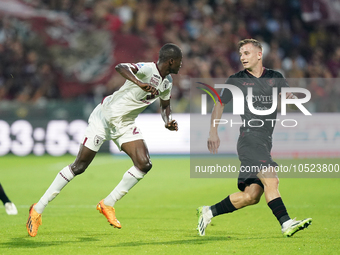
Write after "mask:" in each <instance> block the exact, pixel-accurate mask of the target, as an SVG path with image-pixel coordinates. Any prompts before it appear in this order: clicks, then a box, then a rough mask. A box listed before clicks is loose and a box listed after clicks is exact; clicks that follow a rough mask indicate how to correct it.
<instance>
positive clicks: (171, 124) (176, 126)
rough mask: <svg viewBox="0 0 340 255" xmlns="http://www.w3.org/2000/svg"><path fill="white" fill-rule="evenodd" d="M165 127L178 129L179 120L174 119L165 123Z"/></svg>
mask: <svg viewBox="0 0 340 255" xmlns="http://www.w3.org/2000/svg"><path fill="white" fill-rule="evenodd" d="M165 127H166V128H167V129H169V130H171V131H174V130H176V131H178V124H177V121H176V120H172V121H170V122H168V123H166V124H165Z"/></svg>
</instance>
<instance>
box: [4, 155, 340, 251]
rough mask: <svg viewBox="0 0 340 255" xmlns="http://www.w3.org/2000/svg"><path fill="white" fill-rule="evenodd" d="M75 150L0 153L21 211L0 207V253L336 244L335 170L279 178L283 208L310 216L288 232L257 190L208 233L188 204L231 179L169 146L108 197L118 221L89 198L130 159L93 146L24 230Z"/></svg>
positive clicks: (332, 247)
mask: <svg viewBox="0 0 340 255" xmlns="http://www.w3.org/2000/svg"><path fill="white" fill-rule="evenodd" d="M73 160H74V157H73V156H63V157H51V156H42V157H35V156H27V157H15V156H5V157H1V158H0V166H1V167H0V176H1V178H0V181H1V183H2V185H3V186H4V188H5V191H6V193H7V195H8V196H9V198H10V199H11V200H12V201H13V202H14V203H15V204H16V206H17V208H18V211H19V214H18V215H16V216H9V215H7V214H6V212H5V209H4V208H3V209H1V208H0V209H1V210H0V222H1V225H0V226H1V230H0V254H6V255H7V254H16V255H18V254H39V255H41V254H58V255H59V254H339V251H340V231H339V229H340V179H337V178H332V179H315V178H314V179H313V178H309V179H307V178H306V179H288V178H283V179H281V180H280V192H281V195H282V198H283V201H284V202H285V204H286V207H287V209H288V212H289V214H290V216H291V217H297V219H303V218H306V217H312V218H313V224H312V225H311V226H310V227H309V228H308V229H306V230H303V231H300V232H298V233H297V234H295V235H294V236H293V237H292V238H283V237H282V235H281V230H280V226H279V224H278V222H277V220H276V219H275V217H274V216H273V215H272V212H271V211H270V209H269V208H268V206H267V205H266V202H265V199H264V198H262V200H261V202H260V203H259V204H257V205H254V206H252V207H248V208H244V209H242V210H239V211H236V212H234V213H232V214H226V215H221V216H218V217H216V218H214V219H213V221H212V225H211V226H209V227H208V228H207V230H206V236H204V237H200V236H198V235H197V233H196V229H195V228H196V223H197V218H196V208H197V207H198V206H200V205H211V204H214V203H216V202H219V201H221V200H222V199H224V198H225V197H226V196H227V195H228V194H230V193H234V192H236V191H237V187H236V180H235V179H193V178H190V171H189V165H190V160H189V157H175V156H171V157H160V156H152V161H153V169H152V170H151V172H150V173H149V174H148V175H147V176H146V177H145V178H144V179H143V180H142V181H141V182H140V183H138V185H136V186H135V187H134V188H133V189H132V190H131V191H130V192H129V193H128V194H127V195H126V196H125V197H124V198H123V199H122V200H121V201H119V202H118V203H117V204H116V206H115V208H116V213H117V218H118V219H119V220H120V222H121V223H122V229H120V230H119V229H114V228H113V227H111V226H110V225H109V224H108V222H107V221H106V219H105V217H104V216H103V215H101V214H99V212H98V211H97V210H96V209H95V206H96V204H97V203H98V202H99V201H100V200H101V199H103V198H104V197H106V196H107V195H108V194H109V193H110V192H111V190H112V189H113V188H114V187H115V185H116V184H117V183H118V182H119V181H120V179H121V177H122V175H123V173H124V172H125V171H126V170H127V169H128V168H130V166H131V161H130V159H128V158H127V157H123V156H111V155H106V154H98V155H97V157H96V158H95V159H94V161H93V162H92V164H91V166H90V167H89V168H88V169H87V170H86V172H85V173H84V174H82V175H80V176H78V177H76V178H75V179H74V180H72V182H71V183H70V184H69V185H67V186H66V187H65V188H64V189H63V190H62V192H61V193H60V195H59V196H58V197H57V198H56V199H55V200H54V201H52V202H51V203H50V204H49V206H48V207H47V208H46V209H45V211H44V214H43V218H42V222H43V224H42V226H40V228H39V232H38V235H37V236H36V237H34V238H32V237H29V236H28V234H27V231H26V227H25V223H26V220H27V217H28V208H29V206H30V205H31V204H32V203H34V202H37V201H38V200H39V198H40V197H41V196H42V195H43V193H44V192H45V190H46V189H47V188H48V186H49V185H50V183H51V182H52V180H53V179H54V178H55V176H56V174H57V173H58V172H59V171H60V170H61V169H62V168H63V167H64V166H66V165H67V164H70V163H72V162H73ZM230 160H232V161H238V160H237V159H236V158H231V159H230ZM314 161H316V160H315V159H314ZM277 162H278V163H282V162H284V160H278V161H277ZM297 162H298V163H308V162H309V160H308V159H305V160H297ZM322 162H323V163H325V162H333V163H335V162H336V160H325V159H323V160H322Z"/></svg>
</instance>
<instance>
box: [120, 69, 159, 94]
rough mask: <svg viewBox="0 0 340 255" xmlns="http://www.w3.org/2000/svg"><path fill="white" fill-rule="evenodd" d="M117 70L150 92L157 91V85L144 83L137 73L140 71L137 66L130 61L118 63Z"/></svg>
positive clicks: (154, 92)
mask: <svg viewBox="0 0 340 255" xmlns="http://www.w3.org/2000/svg"><path fill="white" fill-rule="evenodd" d="M115 69H116V71H117V72H118V73H119V74H120V75H121V76H123V77H124V78H125V79H127V80H129V81H132V82H133V83H135V84H137V85H138V86H139V87H140V88H141V89H142V90H144V91H146V92H150V93H151V94H152V95H155V94H156V93H157V90H156V88H155V87H153V86H151V85H150V84H149V83H144V82H142V81H141V80H140V79H138V77H137V76H136V75H135V74H136V73H137V72H138V69H137V67H135V66H134V65H131V64H128V63H121V64H118V65H116V67H115Z"/></svg>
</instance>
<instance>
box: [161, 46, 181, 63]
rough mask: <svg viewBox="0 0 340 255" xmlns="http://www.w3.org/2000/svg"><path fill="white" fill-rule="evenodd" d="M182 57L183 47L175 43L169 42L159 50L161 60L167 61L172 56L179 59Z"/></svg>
mask: <svg viewBox="0 0 340 255" xmlns="http://www.w3.org/2000/svg"><path fill="white" fill-rule="evenodd" d="M181 57H182V51H181V49H180V48H179V47H178V46H177V45H176V44H173V43H167V44H165V45H163V47H162V48H161V49H160V50H159V62H161V63H162V62H165V61H167V60H169V59H171V58H173V59H178V58H181Z"/></svg>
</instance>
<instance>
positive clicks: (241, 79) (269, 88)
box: [221, 68, 289, 135]
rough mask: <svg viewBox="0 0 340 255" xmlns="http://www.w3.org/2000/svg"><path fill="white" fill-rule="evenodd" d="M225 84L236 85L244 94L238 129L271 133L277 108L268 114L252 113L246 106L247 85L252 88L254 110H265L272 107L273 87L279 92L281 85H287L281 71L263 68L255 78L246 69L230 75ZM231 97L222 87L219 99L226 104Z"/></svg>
mask: <svg viewBox="0 0 340 255" xmlns="http://www.w3.org/2000/svg"><path fill="white" fill-rule="evenodd" d="M226 84H231V85H235V86H237V87H238V88H239V89H241V90H242V92H243V95H244V115H241V118H242V122H243V123H244V125H243V124H242V125H241V127H240V131H241V132H242V131H244V130H250V131H260V132H264V133H267V134H269V135H271V134H272V133H273V130H274V126H275V121H273V120H274V119H276V115H277V108H276V110H275V111H274V112H273V113H271V114H269V115H257V114H254V113H252V112H251V111H250V110H249V107H248V102H247V101H248V100H249V98H248V87H252V88H253V98H252V102H253V106H254V108H255V109H256V110H267V109H270V108H271V107H272V103H273V88H274V87H276V88H277V93H280V92H281V88H282V87H289V86H288V84H287V82H286V80H285V79H284V77H283V76H282V74H281V73H279V72H277V71H274V70H271V69H267V68H264V70H263V73H262V75H261V77H260V78H256V77H255V76H253V75H252V74H251V73H249V72H248V71H247V70H243V71H240V72H238V73H236V74H234V75H231V76H230V77H229V78H228V80H227V81H226ZM231 99H232V94H231V92H230V90H229V89H223V90H222V92H221V101H222V103H224V104H227V103H228V102H229V101H230V100H231Z"/></svg>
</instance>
